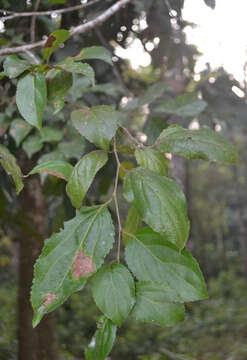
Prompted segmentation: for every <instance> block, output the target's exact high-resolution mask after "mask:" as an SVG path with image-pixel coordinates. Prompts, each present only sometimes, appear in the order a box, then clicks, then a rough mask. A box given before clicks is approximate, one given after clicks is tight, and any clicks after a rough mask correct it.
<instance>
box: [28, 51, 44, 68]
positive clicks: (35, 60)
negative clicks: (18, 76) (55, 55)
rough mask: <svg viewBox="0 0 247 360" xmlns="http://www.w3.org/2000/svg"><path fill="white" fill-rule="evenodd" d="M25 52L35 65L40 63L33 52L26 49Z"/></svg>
mask: <svg viewBox="0 0 247 360" xmlns="http://www.w3.org/2000/svg"><path fill="white" fill-rule="evenodd" d="M25 53H26V54H27V55H28V56H29V57H30V58H31V59H32V60H33V62H34V64H35V65H39V64H40V61H39V59H38V58H37V56H35V55H34V53H32V52H31V51H29V50H26V51H25Z"/></svg>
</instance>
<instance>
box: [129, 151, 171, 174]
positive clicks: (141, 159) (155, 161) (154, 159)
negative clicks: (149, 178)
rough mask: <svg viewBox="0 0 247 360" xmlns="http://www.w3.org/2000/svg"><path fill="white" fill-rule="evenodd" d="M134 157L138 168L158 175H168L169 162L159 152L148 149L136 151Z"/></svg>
mask: <svg viewBox="0 0 247 360" xmlns="http://www.w3.org/2000/svg"><path fill="white" fill-rule="evenodd" d="M135 157H136V161H137V163H138V164H139V165H140V166H142V167H144V168H146V169H149V170H152V171H154V172H156V173H158V174H160V175H164V176H167V175H168V165H169V160H168V159H167V158H166V157H165V155H164V154H162V153H161V152H159V151H157V150H155V149H150V148H146V149H137V150H136V151H135Z"/></svg>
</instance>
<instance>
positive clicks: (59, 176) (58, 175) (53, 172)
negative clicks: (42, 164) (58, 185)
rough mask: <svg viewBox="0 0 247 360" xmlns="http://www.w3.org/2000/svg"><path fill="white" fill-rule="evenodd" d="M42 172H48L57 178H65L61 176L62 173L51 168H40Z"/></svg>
mask: <svg viewBox="0 0 247 360" xmlns="http://www.w3.org/2000/svg"><path fill="white" fill-rule="evenodd" d="M41 172H42V173H46V174H49V175H54V176H56V177H57V178H59V179H64V180H67V179H66V177H65V176H63V174H60V173H58V172H56V171H53V170H46V169H43V170H41Z"/></svg>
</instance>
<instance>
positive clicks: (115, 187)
mask: <svg viewBox="0 0 247 360" xmlns="http://www.w3.org/2000/svg"><path fill="white" fill-rule="evenodd" d="M113 152H114V155H115V158H116V162H117V172H116V178H115V184H114V190H113V194H112V196H113V198H114V202H115V208H116V214H117V221H118V246H117V262H118V264H119V263H120V251H121V234H122V225H121V219H120V212H119V206H118V198H117V188H118V178H119V169H120V166H121V164H120V161H119V157H118V153H117V146H116V139H115V138H114V141H113Z"/></svg>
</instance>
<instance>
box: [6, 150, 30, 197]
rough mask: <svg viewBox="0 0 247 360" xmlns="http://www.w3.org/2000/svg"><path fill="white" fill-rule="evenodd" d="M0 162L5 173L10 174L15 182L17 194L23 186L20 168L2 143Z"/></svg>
mask: <svg viewBox="0 0 247 360" xmlns="http://www.w3.org/2000/svg"><path fill="white" fill-rule="evenodd" d="M0 164H1V165H2V167H3V168H4V170H5V171H6V173H7V174H8V175H11V176H12V178H13V180H14V182H15V187H16V193H17V194H19V193H20V192H21V190H22V189H23V186H24V185H23V182H22V179H21V177H22V173H21V169H20V168H19V166H18V165H17V163H16V159H15V157H14V156H13V155H12V154H11V153H10V152H9V150H8V149H7V148H6V147H5V146H3V145H0Z"/></svg>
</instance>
